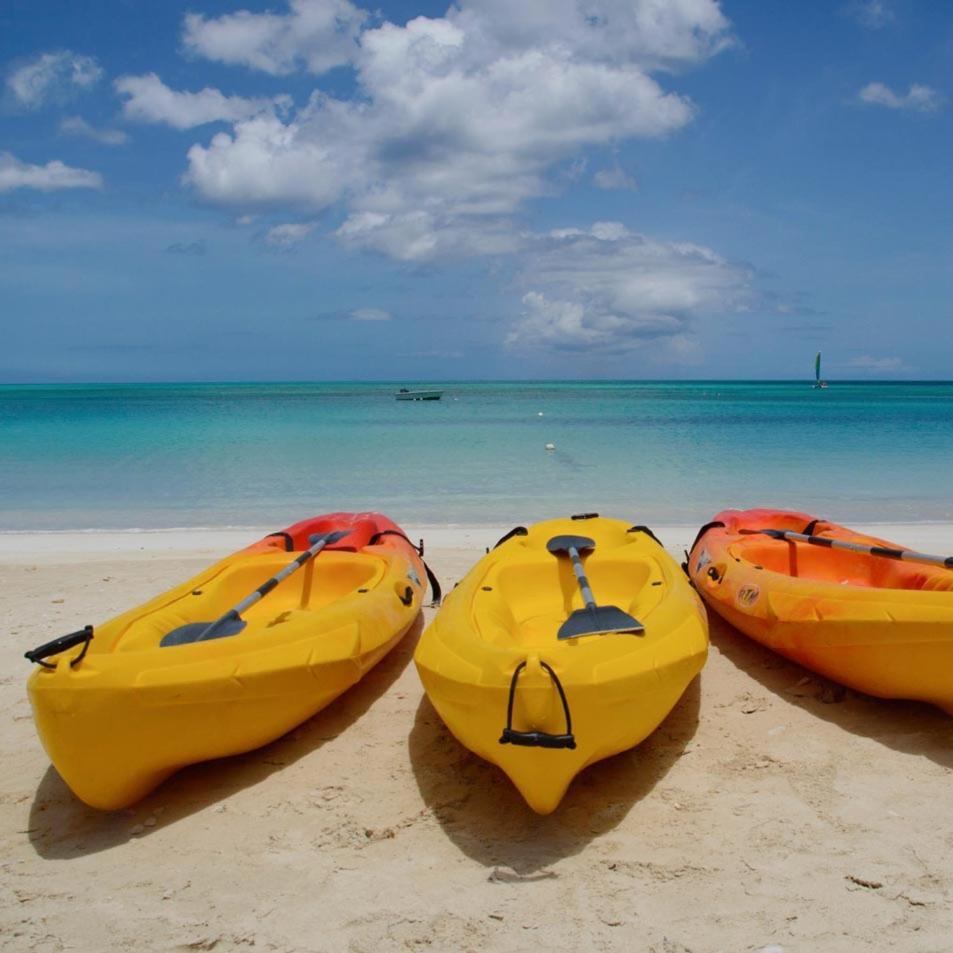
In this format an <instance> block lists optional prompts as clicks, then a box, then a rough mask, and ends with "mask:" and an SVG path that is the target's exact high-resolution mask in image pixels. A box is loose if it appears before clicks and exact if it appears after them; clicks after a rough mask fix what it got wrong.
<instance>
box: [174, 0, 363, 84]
mask: <svg viewBox="0 0 953 953" xmlns="http://www.w3.org/2000/svg"><path fill="white" fill-rule="evenodd" d="M367 16H368V14H367V11H365V10H361V9H359V8H358V7H355V6H354V5H353V4H352V3H349V2H348V0H291V2H290V3H289V4H288V11H287V12H286V13H270V12H269V13H252V12H250V11H248V10H239V11H238V12H237V13H228V14H225V15H224V16H221V17H214V18H206V17H203V16H202V15H201V14H198V13H189V14H187V15H186V18H185V29H184V30H183V35H182V42H183V45H184V47H185V49H186V50H187V51H188V52H190V53H192V54H194V55H195V56H203V57H205V58H206V59H210V60H215V61H217V62H219V63H230V64H234V65H241V66H249V67H251V68H253V69H258V70H262V71H263V72H265V73H271V74H272V75H282V74H285V73H291V72H292V71H294V70H295V69H297V68H299V67H304V68H305V69H307V70H309V71H310V72H312V73H324V72H326V71H327V70H329V69H332V68H333V67H335V66H341V65H343V64H345V63H347V62H349V61H350V60H351V58H352V57H353V55H354V53H355V51H356V49H357V46H356V38H357V35H358V33H359V31H360V29H361V25H362V24H363V23H364V21H365V20H366V19H367Z"/></svg>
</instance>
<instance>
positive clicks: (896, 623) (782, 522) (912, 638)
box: [688, 510, 953, 714]
mask: <svg viewBox="0 0 953 953" xmlns="http://www.w3.org/2000/svg"><path fill="white" fill-rule="evenodd" d="M717 524H722V525H717ZM708 525H709V526H710V527H711V528H710V529H708V530H707V531H705V532H704V533H702V534H701V535H700V537H699V539H698V540H697V541H696V543H695V545H694V546H693V548H692V552H691V554H690V556H689V560H688V572H689V575H690V577H691V579H692V581H693V583H694V584H695V586H696V588H697V589H698V591H699V593H700V594H701V596H702V598H704V600H705V602H706V603H707V605H708V607H709V608H710V609H712V610H713V611H714V612H715V613H717V614H718V615H720V616H721V617H722V618H724V619H725V620H726V621H727V622H729V623H731V625H733V626H734V627H735V628H736V629H738V630H739V631H740V632H743V633H744V634H745V635H748V636H750V637H751V638H753V639H755V640H756V641H758V642H760V643H761V644H762V645H765V646H767V647H768V648H770V649H772V650H774V651H776V652H778V653H780V654H781V655H784V656H786V657H787V658H790V659H791V660H792V661H795V662H797V663H799V664H801V665H804V666H805V667H806V668H810V669H812V670H813V671H815V672H818V673H819V674H821V675H824V676H826V677H827V678H830V679H833V680H834V681H837V682H840V683H842V684H844V685H846V686H848V687H850V688H853V689H856V690H857V691H861V692H865V693H867V694H869V695H876V696H878V697H881V698H906V699H913V700H919V701H925V702H930V703H931V704H934V705H937V706H939V707H940V708H942V709H944V710H945V711H947V712H950V713H951V714H953V676H951V675H950V674H949V673H950V672H951V671H953V572H951V571H950V570H948V569H943V568H940V567H933V566H926V565H919V564H916V563H912V562H901V561H896V560H890V559H886V558H884V557H877V556H868V555H861V554H856V553H844V552H842V551H838V550H833V549H829V548H823V547H816V546H811V545H809V544H806V543H794V542H789V541H785V540H776V539H771V538H769V537H767V536H764V535H759V534H755V535H747V534H744V533H742V530H749V531H750V530H754V529H782V530H788V531H793V532H798V533H803V532H804V531H805V529H808V528H810V530H811V534H813V535H819V536H823V537H828V538H832V539H838V540H841V541H843V542H849V543H857V544H861V545H865V546H882V547H887V548H893V549H896V548H902V547H898V546H897V544H895V543H891V542H889V541H887V540H883V539H879V538H877V537H873V536H867V535H864V534H861V533H857V532H854V531H853V530H850V529H847V528H846V527H843V526H839V525H837V524H835V523H830V522H827V521H821V520H817V519H815V518H813V517H811V516H809V515H808V514H805V513H797V512H788V511H780V510H743V511H737V510H726V511H724V512H722V513H719V514H718V515H717V516H716V517H715V519H714V520H713V521H712V524H708Z"/></svg>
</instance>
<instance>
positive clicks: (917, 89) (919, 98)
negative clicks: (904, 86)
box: [857, 83, 941, 112]
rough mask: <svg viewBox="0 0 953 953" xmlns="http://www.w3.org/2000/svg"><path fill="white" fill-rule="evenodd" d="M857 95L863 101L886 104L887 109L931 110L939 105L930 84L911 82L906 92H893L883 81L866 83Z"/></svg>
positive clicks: (935, 92)
mask: <svg viewBox="0 0 953 953" xmlns="http://www.w3.org/2000/svg"><path fill="white" fill-rule="evenodd" d="M857 97H858V98H859V99H860V100H861V101H862V102H865V103H871V104H874V105H877V106H886V107H887V108H888V109H912V110H914V111H916V112H933V110H935V109H938V108H939V106H940V102H941V99H940V94H939V93H938V92H937V91H936V90H935V89H933V88H932V87H930V86H923V85H921V84H919V83H913V84H912V85H911V86H910V88H909V89H908V90H907V92H906V93H904V94H900V93H895V92H894V91H893V90H892V89H891V88H890V87H889V86H886V85H884V84H883V83H868V84H867V85H866V86H865V87H864V88H863V89H862V90H861V91H860V92H859V93H858V94H857Z"/></svg>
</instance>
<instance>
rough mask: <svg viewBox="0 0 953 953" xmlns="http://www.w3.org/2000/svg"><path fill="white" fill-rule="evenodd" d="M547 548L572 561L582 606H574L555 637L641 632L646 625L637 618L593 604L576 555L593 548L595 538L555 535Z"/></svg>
mask: <svg viewBox="0 0 953 953" xmlns="http://www.w3.org/2000/svg"><path fill="white" fill-rule="evenodd" d="M546 548H547V549H548V550H549V551H550V552H551V553H552V554H553V555H554V556H556V557H557V558H558V557H559V556H561V555H563V554H567V555H568V556H569V558H570V559H571V560H572V568H573V572H574V573H575V574H576V581H577V582H578V583H579V590H580V592H582V599H583V602H585V604H586V607H585V609H576V611H575V612H573V614H572V615H571V616H570V617H569V618H568V619H567V620H566V621H565V622H564V623H563V624H562V625H561V626H560V628H559V632H558V633H557V634H556V638H557V639H577V638H579V637H580V636H582V635H608V634H609V633H611V632H634V633H636V634H638V633H641V632H644V631H645V626H644V625H642V623H641V622H639V620H638V619H633V618H632V616H630V615H629V614H628V613H626V612H623V611H622V610H621V609H619V608H618V607H617V606H599V605H596V597H595V596H594V595H593V594H592V588H591V586H590V585H589V580H588V579H587V578H586V574H585V572H584V571H583V568H582V560H581V559H580V557H579V554H580V553H581V552H583V551H587V550H593V549H595V548H596V543H595V540H592V539H590V538H589V537H588V536H554V537H553V538H552V539H551V540H550V541H549V542H548V543H547V544H546Z"/></svg>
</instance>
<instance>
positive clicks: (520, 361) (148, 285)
mask: <svg viewBox="0 0 953 953" xmlns="http://www.w3.org/2000/svg"><path fill="white" fill-rule="evenodd" d="M369 11H373V12H369ZM0 79H2V83H3V86H2V92H0V320H2V326H3V335H4V348H3V351H2V353H0V381H7V382H20V381H61V380H62V381H71V380H76V381H86V380H202V379H207V380H228V379H266V380H274V379H285V380H287V379H296V380H298V379H355V378H357V379H360V378H371V379H380V378H391V379H393V378H401V379H415V378H416V379H447V378H514V377H515V378H521V377H547V378H559V377H566V378H587V377H631V378H660V377H661V378H670V377H672V378H696V377H716V378H717V377H722V378H725V377H729V378H730V377H750V378H774V377H780V378H789V377H798V376H803V375H807V374H809V373H810V370H811V364H812V361H813V356H814V352H815V351H816V350H818V349H820V350H822V351H823V352H824V357H825V373H826V376H828V377H831V378H835V379H836V378H859V379H864V378H879V379H885V378H886V379H890V378H897V379H910V378H950V377H951V376H953V375H951V373H950V356H951V346H950V332H949V329H950V325H951V318H953V303H951V302H953V231H951V228H950V223H951V222H953V187H951V183H950V178H951V168H953V166H951V160H953V131H951V130H953V127H951V122H950V119H951V113H953V6H949V5H947V4H936V3H929V2H918V0H846V2H844V3H840V4H838V3H836V2H835V3H827V2H815V3H799V4H789V3H770V4H765V3H761V2H755V0H751V2H740V0H739V2H730V0H725V2H722V3H721V4H718V3H715V2H714V0H522V2H521V3H519V4H514V3H512V0H461V2H460V3H459V4H458V5H457V6H454V7H451V8H448V7H447V6H445V5H444V4H436V3H422V2H421V3H408V2H401V3H382V4H379V5H377V4H375V5H373V6H372V7H371V6H369V7H367V8H364V7H362V6H361V4H360V3H358V2H351V0H293V2H291V3H286V2H283V0H274V2H273V3H270V4H260V3H242V2H236V3H225V2H211V0H208V2H204V0H193V2H192V3H190V4H188V5H183V4H179V3H176V2H163V3H161V4H160V3H149V4H145V3H137V2H133V0H99V2H96V3H93V4H88V5H87V4H82V5H81V4H68V3H64V2H62V0H60V2H55V3H54V2H49V0H29V2H27V0H7V2H6V3H4V4H3V5H2V6H0Z"/></svg>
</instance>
